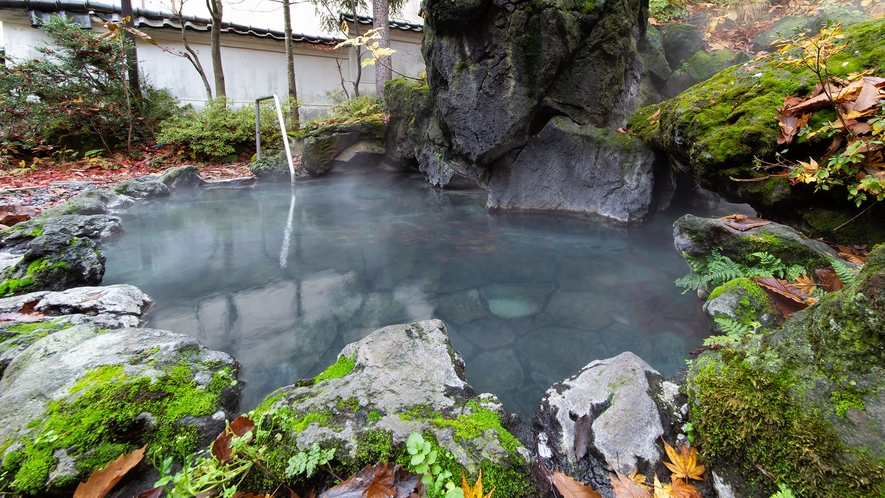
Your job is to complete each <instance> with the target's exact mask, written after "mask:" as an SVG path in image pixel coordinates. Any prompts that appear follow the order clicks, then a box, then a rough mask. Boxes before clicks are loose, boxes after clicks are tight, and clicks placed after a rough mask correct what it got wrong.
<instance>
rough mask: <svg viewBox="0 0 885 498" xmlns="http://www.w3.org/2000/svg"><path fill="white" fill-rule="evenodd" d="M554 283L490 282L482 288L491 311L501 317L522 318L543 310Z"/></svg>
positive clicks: (483, 295) (481, 290)
mask: <svg viewBox="0 0 885 498" xmlns="http://www.w3.org/2000/svg"><path fill="white" fill-rule="evenodd" d="M552 291H553V284H490V285H485V286H483V287H482V288H481V289H480V292H482V297H483V298H484V299H485V300H486V302H488V304H489V311H491V312H492V314H493V315H495V316H498V317H501V318H521V317H524V316H531V315H534V314H535V313H538V312H539V311H541V310H542V309H543V307H544V303H545V302H546V301H547V296H549V295H550V293H551V292H552Z"/></svg>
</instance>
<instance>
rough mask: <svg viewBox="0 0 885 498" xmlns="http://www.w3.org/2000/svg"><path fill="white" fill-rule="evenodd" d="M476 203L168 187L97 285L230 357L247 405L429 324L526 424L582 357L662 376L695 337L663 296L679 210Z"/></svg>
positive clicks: (340, 185) (442, 194)
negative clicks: (374, 335)
mask: <svg viewBox="0 0 885 498" xmlns="http://www.w3.org/2000/svg"><path fill="white" fill-rule="evenodd" d="M484 203H485V193H484V192H482V191H442V190H438V189H434V188H432V187H430V186H429V185H428V184H427V183H426V182H425V181H424V179H423V178H422V177H421V176H420V175H412V174H405V175H404V174H390V173H378V174H370V175H345V176H329V177H326V178H322V179H311V180H307V181H299V183H298V185H297V186H296V187H295V188H294V190H293V189H291V188H290V187H289V185H258V186H255V187H252V188H239V189H233V188H225V189H221V188H218V189H209V190H203V191H194V192H192V193H190V194H179V193H177V194H175V195H174V196H173V197H172V198H171V199H168V200H165V201H159V202H151V203H146V204H142V205H139V206H138V207H137V208H135V209H133V210H131V211H129V212H128V213H126V214H125V215H123V226H124V228H125V229H126V231H127V234H126V235H125V236H124V237H122V238H121V239H119V240H118V241H116V242H114V243H112V244H109V245H108V246H107V247H106V254H107V257H108V260H107V272H106V274H105V279H104V283H105V284H115V283H128V284H132V285H135V286H137V287H139V288H141V289H142V290H143V291H144V292H146V293H147V294H148V295H150V296H151V297H152V298H153V299H154V301H155V302H156V306H155V307H154V308H153V309H152V311H151V312H150V313H149V314H148V316H147V317H146V318H147V322H148V323H147V326H150V327H156V328H162V329H168V330H172V331H176V332H183V333H187V334H190V335H192V336H194V337H196V338H198V339H200V340H201V341H202V342H203V343H205V344H206V345H207V346H208V347H210V348H213V349H219V350H222V351H226V352H228V353H230V354H232V355H233V356H235V357H236V358H237V359H238V360H239V361H240V362H241V363H242V364H243V366H244V373H243V379H244V380H245V383H246V384H245V389H244V406H243V409H244V410H248V409H251V408H252V407H254V405H256V404H257V403H258V402H259V401H260V400H261V399H262V398H263V397H264V396H265V395H266V394H268V393H270V392H271V391H273V390H274V389H276V388H278V387H281V386H284V385H287V384H291V383H294V382H295V381H296V380H298V379H301V378H309V377H312V376H314V375H316V374H317V373H319V372H321V371H322V370H323V369H324V368H325V367H327V366H328V365H330V364H331V363H333V362H334V361H335V357H336V355H337V354H338V352H339V351H340V350H341V348H342V347H343V346H344V345H345V344H347V343H350V342H353V341H356V340H359V339H360V338H362V337H365V336H366V335H367V334H369V333H370V332H372V331H373V330H375V329H377V328H380V327H382V326H385V325H390V324H395V323H405V322H413V321H417V320H423V319H427V318H440V319H442V320H443V321H444V322H445V324H446V326H447V328H448V331H449V335H450V337H451V341H452V344H453V346H454V347H455V349H457V350H458V351H460V353H461V354H462V356H463V357H464V360H465V362H466V365H467V379H468V381H469V382H470V383H471V384H472V385H473V386H474V387H475V388H476V390H477V391H478V392H484V391H487V392H493V393H495V394H497V395H498V396H499V397H500V399H501V400H502V401H503V402H504V404H505V405H506V406H507V407H508V409H510V410H512V411H516V412H518V413H520V414H522V415H529V414H531V413H532V412H533V411H534V409H535V407H536V406H537V404H538V401H539V400H540V398H541V396H542V395H543V392H544V391H545V390H546V389H547V388H548V387H549V386H550V385H551V384H553V383H555V382H557V381H559V380H562V379H565V378H567V377H568V376H570V375H573V374H575V373H576V372H577V371H578V370H579V369H580V368H581V367H583V366H584V365H586V364H587V363H589V362H591V361H593V360H596V359H603V358H609V357H611V356H614V355H617V354H619V353H621V352H624V351H632V352H634V353H636V354H637V355H639V356H640V357H642V358H643V359H644V360H645V361H647V362H648V363H649V364H651V365H652V366H653V367H654V368H656V369H657V370H659V371H660V372H661V373H662V374H664V375H669V374H672V373H673V372H674V371H675V370H676V369H678V368H679V367H680V366H681V365H682V364H683V363H684V360H685V359H686V358H688V351H690V350H691V349H693V348H695V347H697V346H698V345H699V344H700V343H701V341H702V340H703V338H704V337H705V336H706V335H708V333H709V330H708V324H707V321H706V319H705V318H704V317H703V315H702V312H701V310H700V306H699V304H700V303H699V302H698V299H697V298H696V297H695V296H694V295H693V294H692V293H688V294H684V295H683V294H681V289H679V288H677V287H675V286H674V285H673V280H674V279H676V278H678V277H680V276H682V275H683V274H685V273H686V271H687V269H688V267H687V266H686V264H685V263H684V262H683V261H682V259H681V257H680V256H679V255H678V254H677V252H676V250H675V249H674V248H673V242H672V223H673V221H674V220H675V219H676V218H677V217H678V216H680V215H681V214H683V212H684V211H685V210H684V209H680V208H671V209H670V210H668V211H667V212H664V213H661V214H660V215H658V216H657V217H656V218H655V219H654V220H653V221H652V222H649V223H646V224H644V225H641V226H637V227H631V228H623V227H611V226H606V225H604V224H600V223H594V222H592V221H589V220H586V219H583V218H580V217H574V216H553V215H539V214H525V213H523V214H519V213H495V212H491V213H490V212H487V211H486V210H485V209H484ZM695 212H696V213H697V210H695ZM698 214H705V213H698ZM405 381H407V380H405Z"/></svg>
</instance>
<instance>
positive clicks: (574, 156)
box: [487, 116, 673, 222]
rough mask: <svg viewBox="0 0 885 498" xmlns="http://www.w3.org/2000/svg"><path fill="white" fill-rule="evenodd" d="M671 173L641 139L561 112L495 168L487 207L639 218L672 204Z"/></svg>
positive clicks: (616, 217) (632, 220) (610, 217)
mask: <svg viewBox="0 0 885 498" xmlns="http://www.w3.org/2000/svg"><path fill="white" fill-rule="evenodd" d="M656 174H659V175H661V178H656ZM668 174H669V168H666V167H663V165H659V164H658V161H656V157H655V152H654V150H652V149H651V148H650V147H649V146H648V145H646V144H645V143H644V142H642V141H641V140H639V139H637V138H635V137H632V136H629V135H621V134H618V133H616V132H614V131H611V130H604V129H599V128H594V127H592V126H580V125H578V124H576V123H575V122H573V121H571V120H570V119H568V118H566V117H564V116H557V117H555V118H553V119H551V120H550V122H549V123H547V126H545V127H544V129H543V130H542V131H541V133H540V134H538V136H537V137H534V138H532V139H531V140H529V142H528V145H526V147H525V148H524V149H523V150H522V152H521V153H519V156H518V158H517V159H516V160H515V161H513V163H512V164H506V165H502V166H501V167H500V168H498V169H496V170H494V173H493V175H492V178H491V180H490V182H489V187H488V192H489V195H488V201H487V207H489V208H504V209H512V208H516V209H535V210H558V211H574V212H581V213H588V214H593V215H597V216H600V217H603V218H606V219H610V220H613V221H618V222H635V221H641V220H643V219H645V218H646V217H648V216H649V215H651V214H653V213H655V212H656V211H657V210H658V209H659V208H661V207H666V205H667V204H668V203H669V199H670V196H671V195H672V191H673V186H672V182H668V181H667V180H666V179H667V175H668Z"/></svg>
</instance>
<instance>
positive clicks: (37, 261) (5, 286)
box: [0, 230, 105, 297]
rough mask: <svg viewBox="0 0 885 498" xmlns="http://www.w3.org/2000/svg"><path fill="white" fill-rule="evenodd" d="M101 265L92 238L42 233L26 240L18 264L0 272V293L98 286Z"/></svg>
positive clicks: (101, 272)
mask: <svg viewBox="0 0 885 498" xmlns="http://www.w3.org/2000/svg"><path fill="white" fill-rule="evenodd" d="M104 264H105V257H104V254H102V253H101V251H100V250H99V248H98V245H97V244H96V243H95V242H93V241H92V239H89V238H86V237H76V236H73V235H70V234H69V233H65V232H63V231H61V230H59V231H58V232H55V233H50V232H44V233H43V234H42V235H40V236H39V237H36V238H34V239H32V240H31V241H29V242H28V243H27V245H26V246H25V252H24V254H23V255H22V259H21V260H19V261H18V263H16V264H15V265H14V266H12V267H11V268H7V269H6V270H5V271H4V272H3V273H2V274H0V296H2V297H8V296H12V295H16V294H23V293H27V292H33V291H37V290H64V289H69V288H71V287H79V286H83V285H98V284H99V283H101V279H102V277H103V276H104V269H105V266H104Z"/></svg>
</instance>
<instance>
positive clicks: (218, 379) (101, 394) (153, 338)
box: [0, 325, 240, 495]
mask: <svg viewBox="0 0 885 498" xmlns="http://www.w3.org/2000/svg"><path fill="white" fill-rule="evenodd" d="M238 372H239V365H238V364H237V362H236V360H234V359H233V358H232V357H230V356H229V355H227V354H225V353H221V352H217V351H210V350H208V349H206V348H205V347H204V346H203V345H201V344H200V343H199V342H198V341H196V340H195V339H192V338H190V337H188V336H186V335H183V334H174V333H172V332H167V331H163V330H154V329H120V330H112V331H107V332H103V331H101V330H99V329H97V328H96V327H94V326H90V325H83V326H77V327H72V328H69V329H67V330H62V331H59V332H56V333H54V334H52V335H49V336H48V337H45V338H43V339H41V340H39V341H37V342H36V343H34V344H33V345H32V346H31V347H29V348H28V349H27V350H25V351H24V352H23V353H22V354H20V355H18V356H17V357H16V358H15V359H14V360H13V361H12V363H11V364H10V365H9V367H8V368H7V369H6V372H5V373H4V375H3V378H2V379H0V446H2V447H3V448H5V450H4V452H3V457H4V459H5V461H6V462H15V463H12V464H11V465H10V466H9V467H7V473H6V474H4V477H0V484H2V485H3V488H4V489H8V490H13V491H15V492H20V493H22V492H23V493H27V494H41V495H42V494H64V493H70V492H71V488H70V486H71V485H72V484H76V480H79V479H85V478H86V477H87V476H88V475H89V474H90V473H91V471H92V468H91V466H92V465H94V466H98V467H101V466H103V465H104V463H106V462H97V463H92V464H91V466H85V465H84V458H87V457H88V456H89V454H90V451H86V452H84V450H83V448H84V447H86V448H90V449H91V450H96V451H98V450H100V449H101V450H102V451H105V452H108V454H107V455H106V459H107V460H108V461H110V460H113V459H114V458H116V456H117V454H119V453H121V452H122V451H124V449H125V447H124V446H121V443H122V444H125V445H134V446H136V447H137V446H141V445H143V444H145V443H148V444H149V445H152V446H154V449H155V450H156V451H157V452H158V453H157V456H158V457H159V458H163V457H164V456H165V455H170V456H171V455H172V454H176V455H178V454H184V453H188V452H191V451H194V450H195V449H196V448H198V447H203V446H204V445H206V444H208V442H210V441H211V440H212V439H214V437H215V436H216V435H217V434H218V433H219V432H220V431H221V430H222V429H223V428H224V419H225V418H232V416H233V415H234V414H235V413H236V410H237V409H238V405H239V389H240V388H239V387H238V385H237V384H236V379H237V376H238ZM148 386H153V387H148ZM132 390H135V391H136V392H140V391H141V390H147V392H153V393H154V395H153V396H131V397H125V396H127V395H125V394H124V393H127V392H131V391H132ZM115 393H116V394H115ZM179 396H188V397H191V398H190V400H189V401H187V403H193V400H192V397H193V396H202V397H205V402H200V403H195V404H186V405H176V403H178V402H182V401H185V400H184V398H179ZM124 398H125V399H127V401H126V402H125V407H126V411H125V413H142V412H146V413H148V414H149V417H153V419H154V420H156V423H155V424H146V423H144V422H143V421H141V422H139V421H138V420H135V419H134V418H132V419H129V418H126V416H125V415H123V413H124V412H123V411H122V410H121V408H118V407H116V405H115V404H118V403H120V399H124ZM51 406H57V407H58V406H61V407H65V410H64V411H63V412H62V413H58V412H56V413H55V415H53V417H54V418H52V420H54V421H55V422H54V423H56V424H59V423H65V424H72V425H70V426H69V427H70V429H68V430H69V431H70V432H59V431H58V429H59V428H58V427H51V426H49V425H48V422H47V421H48V420H50V417H49V410H50V409H51ZM35 421H37V423H35ZM170 426H171V427H174V429H173V434H182V433H184V431H194V432H193V434H194V435H195V436H196V437H195V438H194V439H190V440H189V441H184V440H175V441H172V440H168V441H164V440H162V439H158V438H162V437H164V436H162V434H163V432H161V429H163V428H164V427H170ZM77 434H81V435H82V434H89V438H90V440H89V441H88V442H87V441H82V440H78V439H77V438H78V437H82V436H77ZM166 437H169V436H166ZM35 438H40V440H41V441H42V443H41V445H42V446H41V449H43V450H45V451H46V452H48V454H49V455H51V456H50V457H49V458H48V459H47V461H46V462H43V463H41V467H40V468H39V470H36V472H34V469H33V465H34V462H30V458H32V456H31V453H27V452H25V453H18V457H16V459H14V460H11V459H10V455H11V454H12V453H13V452H16V451H17V449H21V448H24V447H26V446H27V445H29V444H31V441H33V440H34V439H35ZM178 445H184V446H180V447H178V448H175V446H178ZM41 455H42V453H41ZM69 459H70V460H73V462H74V464H75V469H76V470H73V469H71V468H70V465H68V464H69V463H70V462H69ZM65 462H67V464H66V463H65ZM44 464H45V467H42V465H44ZM28 465H30V466H31V471H30V472H29V477H28V478H27V479H19V478H18V477H17V476H16V474H17V472H18V471H19V469H20V468H25V467H27V466H28ZM51 474H52V475H56V476H75V477H76V479H75V480H74V481H73V482H72V481H71V480H70V479H56V480H50V479H51V477H50V475H51Z"/></svg>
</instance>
